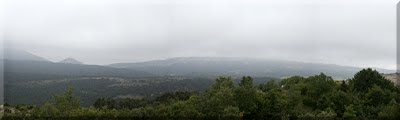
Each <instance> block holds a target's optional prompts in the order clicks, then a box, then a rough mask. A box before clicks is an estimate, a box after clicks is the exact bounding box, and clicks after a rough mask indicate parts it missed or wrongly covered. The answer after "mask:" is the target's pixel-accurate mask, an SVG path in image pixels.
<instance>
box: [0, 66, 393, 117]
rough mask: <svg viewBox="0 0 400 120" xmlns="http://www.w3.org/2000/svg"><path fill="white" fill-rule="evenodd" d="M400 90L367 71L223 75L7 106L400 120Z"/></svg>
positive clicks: (37, 110) (52, 112) (8, 111)
mask: <svg viewBox="0 0 400 120" xmlns="http://www.w3.org/2000/svg"><path fill="white" fill-rule="evenodd" d="M398 102H400V88H399V86H396V85H395V84H394V83H392V82H390V81H389V80H386V79H385V78H384V77H383V76H382V75H381V74H380V73H379V72H377V71H376V70H372V69H363V70H361V71H359V72H358V73H356V74H355V75H354V77H353V78H352V79H348V80H345V81H335V80H334V79H333V78H332V77H330V76H327V75H325V74H323V73H321V74H319V75H315V76H310V77H302V76H292V77H289V78H286V79H283V80H281V81H273V80H272V81H269V82H267V83H263V84H259V85H255V84H253V78H251V77H249V76H245V77H243V78H242V80H241V81H240V82H239V83H238V84H235V82H233V80H232V79H231V78H230V77H219V78H217V79H216V80H215V82H214V84H213V85H212V86H211V88H209V89H208V90H206V91H205V92H187V91H182V92H173V93H165V94H163V95H161V96H159V97H156V98H154V99H148V98H141V99H132V98H124V99H113V98H98V99H97V100H96V101H95V102H94V103H93V105H91V106H90V107H82V106H81V102H80V100H79V98H77V97H75V96H74V92H73V88H69V89H67V91H66V92H65V93H64V94H60V95H56V96H54V98H53V99H51V100H49V101H48V102H46V103H45V104H43V105H7V104H5V114H4V117H3V119H5V120H10V119H22V118H25V119H55V118H58V119H61V118H68V119H399V118H400V104H399V103H398Z"/></svg>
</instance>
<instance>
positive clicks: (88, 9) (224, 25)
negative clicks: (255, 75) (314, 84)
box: [4, 0, 398, 70]
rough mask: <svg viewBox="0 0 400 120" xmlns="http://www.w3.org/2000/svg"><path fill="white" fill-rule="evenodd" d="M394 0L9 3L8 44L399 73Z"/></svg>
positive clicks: (34, 49) (65, 51) (125, 58)
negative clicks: (285, 62) (269, 60)
mask: <svg viewBox="0 0 400 120" xmlns="http://www.w3.org/2000/svg"><path fill="white" fill-rule="evenodd" d="M397 2H398V1H396V0H388V1H382V0H372V1H362V0H352V1H336V0H327V1H318V0H305V1H296V0H283V1H272V0H267V1H257V0H255V1H241V0H232V1H226V0H217V1H212V0H210V1H197V0H194V1H180V0H169V1H160V0H150V1H113V2H111V1H109V0H102V1H96V2H93V1H78V0H76V1H74V0H72V1H69V2H54V1H46V0H42V1H41V2H37V1H24V0H16V1H7V2H5V5H6V6H7V7H6V8H5V9H6V11H7V14H6V15H5V18H6V19H5V23H6V24H4V28H5V29H4V31H5V32H4V46H5V47H9V48H17V49H22V50H27V51H29V52H31V53H33V54H35V55H38V56H41V57H44V58H46V59H49V60H51V61H61V60H63V59H65V58H69V57H71V58H75V59H77V60H79V61H82V62H84V63H87V64H95V65H107V64H112V63H132V62H142V61H149V60H160V59H168V58H175V57H240V58H260V59H274V60H285V61H298V62H307V63H324V64H336V65H343V66H355V67H362V68H366V67H373V68H384V69H391V70H395V69H396V29H395V24H396V23H395V20H396V19H395V18H396V15H395V13H396V3H397ZM372 6H373V7H372Z"/></svg>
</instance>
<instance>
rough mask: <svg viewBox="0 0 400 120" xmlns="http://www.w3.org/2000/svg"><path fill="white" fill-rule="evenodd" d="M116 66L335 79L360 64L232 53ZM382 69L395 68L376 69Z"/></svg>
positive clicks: (189, 72) (171, 71)
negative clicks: (321, 74)
mask: <svg viewBox="0 0 400 120" xmlns="http://www.w3.org/2000/svg"><path fill="white" fill-rule="evenodd" d="M109 66H111V67H116V68H128V69H134V70H141V71H145V72H149V73H153V74H156V75H167V76H192V77H193V76H203V77H204V76H236V77H240V76H247V75H248V76H253V77H275V78H284V77H289V76H293V75H299V76H312V75H316V74H320V73H321V72H323V73H325V74H327V75H330V76H333V77H334V78H335V79H341V80H343V79H348V78H352V77H353V75H354V74H355V73H357V72H358V71H360V70H361V69H362V68H359V67H351V66H340V65H334V64H321V63H304V62H295V61H283V60H268V59H257V58H235V57H232V58H231V57H178V58H170V59H165V60H153V61H147V62H138V63H116V64H111V65H109ZM377 70H378V71H380V72H383V73H392V72H394V71H390V70H385V69H377Z"/></svg>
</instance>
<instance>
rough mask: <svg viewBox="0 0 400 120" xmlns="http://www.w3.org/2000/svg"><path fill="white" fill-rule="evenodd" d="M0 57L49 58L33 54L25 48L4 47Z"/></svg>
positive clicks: (36, 59) (33, 59) (17, 58)
mask: <svg viewBox="0 0 400 120" xmlns="http://www.w3.org/2000/svg"><path fill="white" fill-rule="evenodd" d="M0 58H3V59H8V60H31V61H47V62H50V61H49V60H47V59H45V58H43V57H40V56H37V55H34V54H32V53H30V52H27V51H25V50H19V49H4V52H0Z"/></svg>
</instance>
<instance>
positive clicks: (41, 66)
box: [0, 60, 154, 77]
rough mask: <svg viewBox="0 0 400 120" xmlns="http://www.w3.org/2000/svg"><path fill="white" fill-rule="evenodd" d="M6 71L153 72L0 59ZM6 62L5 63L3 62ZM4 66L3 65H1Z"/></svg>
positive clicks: (119, 74)
mask: <svg viewBox="0 0 400 120" xmlns="http://www.w3.org/2000/svg"><path fill="white" fill-rule="evenodd" d="M0 63H1V64H0V66H1V65H4V72H5V73H14V74H18V75H21V76H24V74H38V75H42V76H46V75H59V76H70V77H73V76H77V77H82V76H103V77H106V76H108V77H152V76H154V75H153V74H151V73H148V72H143V71H139V70H132V69H124V68H112V67H105V66H99V65H81V64H64V63H53V62H47V61H29V60H0ZM3 63H4V64H3ZM1 67H3V66H1Z"/></svg>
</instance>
